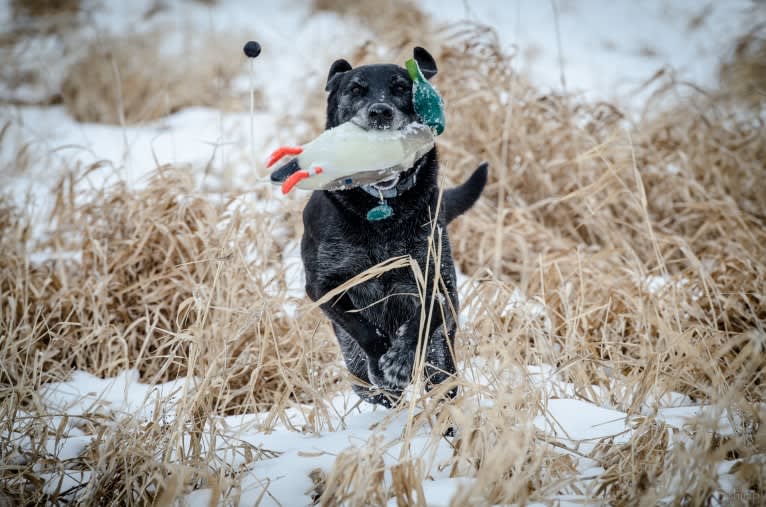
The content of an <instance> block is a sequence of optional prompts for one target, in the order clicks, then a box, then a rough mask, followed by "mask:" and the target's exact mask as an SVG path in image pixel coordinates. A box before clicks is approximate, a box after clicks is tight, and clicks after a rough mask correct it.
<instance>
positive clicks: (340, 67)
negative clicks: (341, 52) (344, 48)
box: [324, 58, 351, 92]
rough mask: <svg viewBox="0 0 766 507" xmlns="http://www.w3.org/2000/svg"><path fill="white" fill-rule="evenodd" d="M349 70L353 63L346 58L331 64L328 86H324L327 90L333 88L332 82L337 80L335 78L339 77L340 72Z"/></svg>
mask: <svg viewBox="0 0 766 507" xmlns="http://www.w3.org/2000/svg"><path fill="white" fill-rule="evenodd" d="M349 70H351V64H350V63H348V62H347V61H346V60H344V59H343V58H341V59H340V60H335V61H334V62H333V63H332V65H330V72H329V73H328V74H327V86H325V88H324V89H325V91H328V92H329V91H330V88H332V83H333V81H335V78H336V77H338V74H342V73H344V72H348V71H349Z"/></svg>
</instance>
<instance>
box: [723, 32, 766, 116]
mask: <svg viewBox="0 0 766 507" xmlns="http://www.w3.org/2000/svg"><path fill="white" fill-rule="evenodd" d="M719 76H720V80H721V86H722V87H723V89H724V90H726V91H728V92H729V93H730V94H731V95H733V96H734V98H736V99H737V100H740V101H742V102H743V103H744V104H745V105H746V106H750V107H759V106H763V104H764V103H766V84H764V83H766V25H764V24H762V25H759V26H756V27H755V28H753V29H752V30H751V31H750V32H748V33H747V34H745V35H743V36H742V37H740V38H739V40H738V41H737V44H736V46H735V48H734V50H733V51H732V54H731V56H730V57H729V58H728V59H727V60H726V61H725V62H723V63H722V64H721V68H720V69H719Z"/></svg>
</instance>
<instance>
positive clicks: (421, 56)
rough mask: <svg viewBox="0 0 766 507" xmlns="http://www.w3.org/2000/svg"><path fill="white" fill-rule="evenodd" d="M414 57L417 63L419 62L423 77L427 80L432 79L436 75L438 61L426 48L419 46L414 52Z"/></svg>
mask: <svg viewBox="0 0 766 507" xmlns="http://www.w3.org/2000/svg"><path fill="white" fill-rule="evenodd" d="M412 55H413V56H414V57H415V61H416V62H418V67H420V71H421V72H422V73H423V77H425V78H426V79H431V78H432V77H434V76H435V75H436V72H437V69H436V60H434V57H433V56H431V53H429V52H428V51H427V50H426V49H425V48H421V47H420V46H417V47H416V48H415V49H414V50H413V51H412Z"/></svg>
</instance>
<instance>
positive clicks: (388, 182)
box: [370, 174, 399, 190]
mask: <svg viewBox="0 0 766 507" xmlns="http://www.w3.org/2000/svg"><path fill="white" fill-rule="evenodd" d="M398 183H399V175H398V174H397V175H396V176H392V177H391V178H388V179H385V180H383V181H379V182H377V183H375V184H374V185H370V186H372V187H373V188H376V189H378V190H390V189H392V188H394V187H395V186H396V185H397V184H398Z"/></svg>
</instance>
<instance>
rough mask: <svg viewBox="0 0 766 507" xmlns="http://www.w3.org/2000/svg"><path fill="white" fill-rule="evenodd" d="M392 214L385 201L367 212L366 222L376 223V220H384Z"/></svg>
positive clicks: (392, 211)
mask: <svg viewBox="0 0 766 507" xmlns="http://www.w3.org/2000/svg"><path fill="white" fill-rule="evenodd" d="M393 214H394V210H393V208H391V206H389V205H388V203H387V202H386V201H380V204H378V205H377V206H375V207H374V208H372V209H371V210H370V211H368V212H367V221H369V222H377V221H378V220H385V219H386V218H389V217H390V216H391V215H393Z"/></svg>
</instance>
